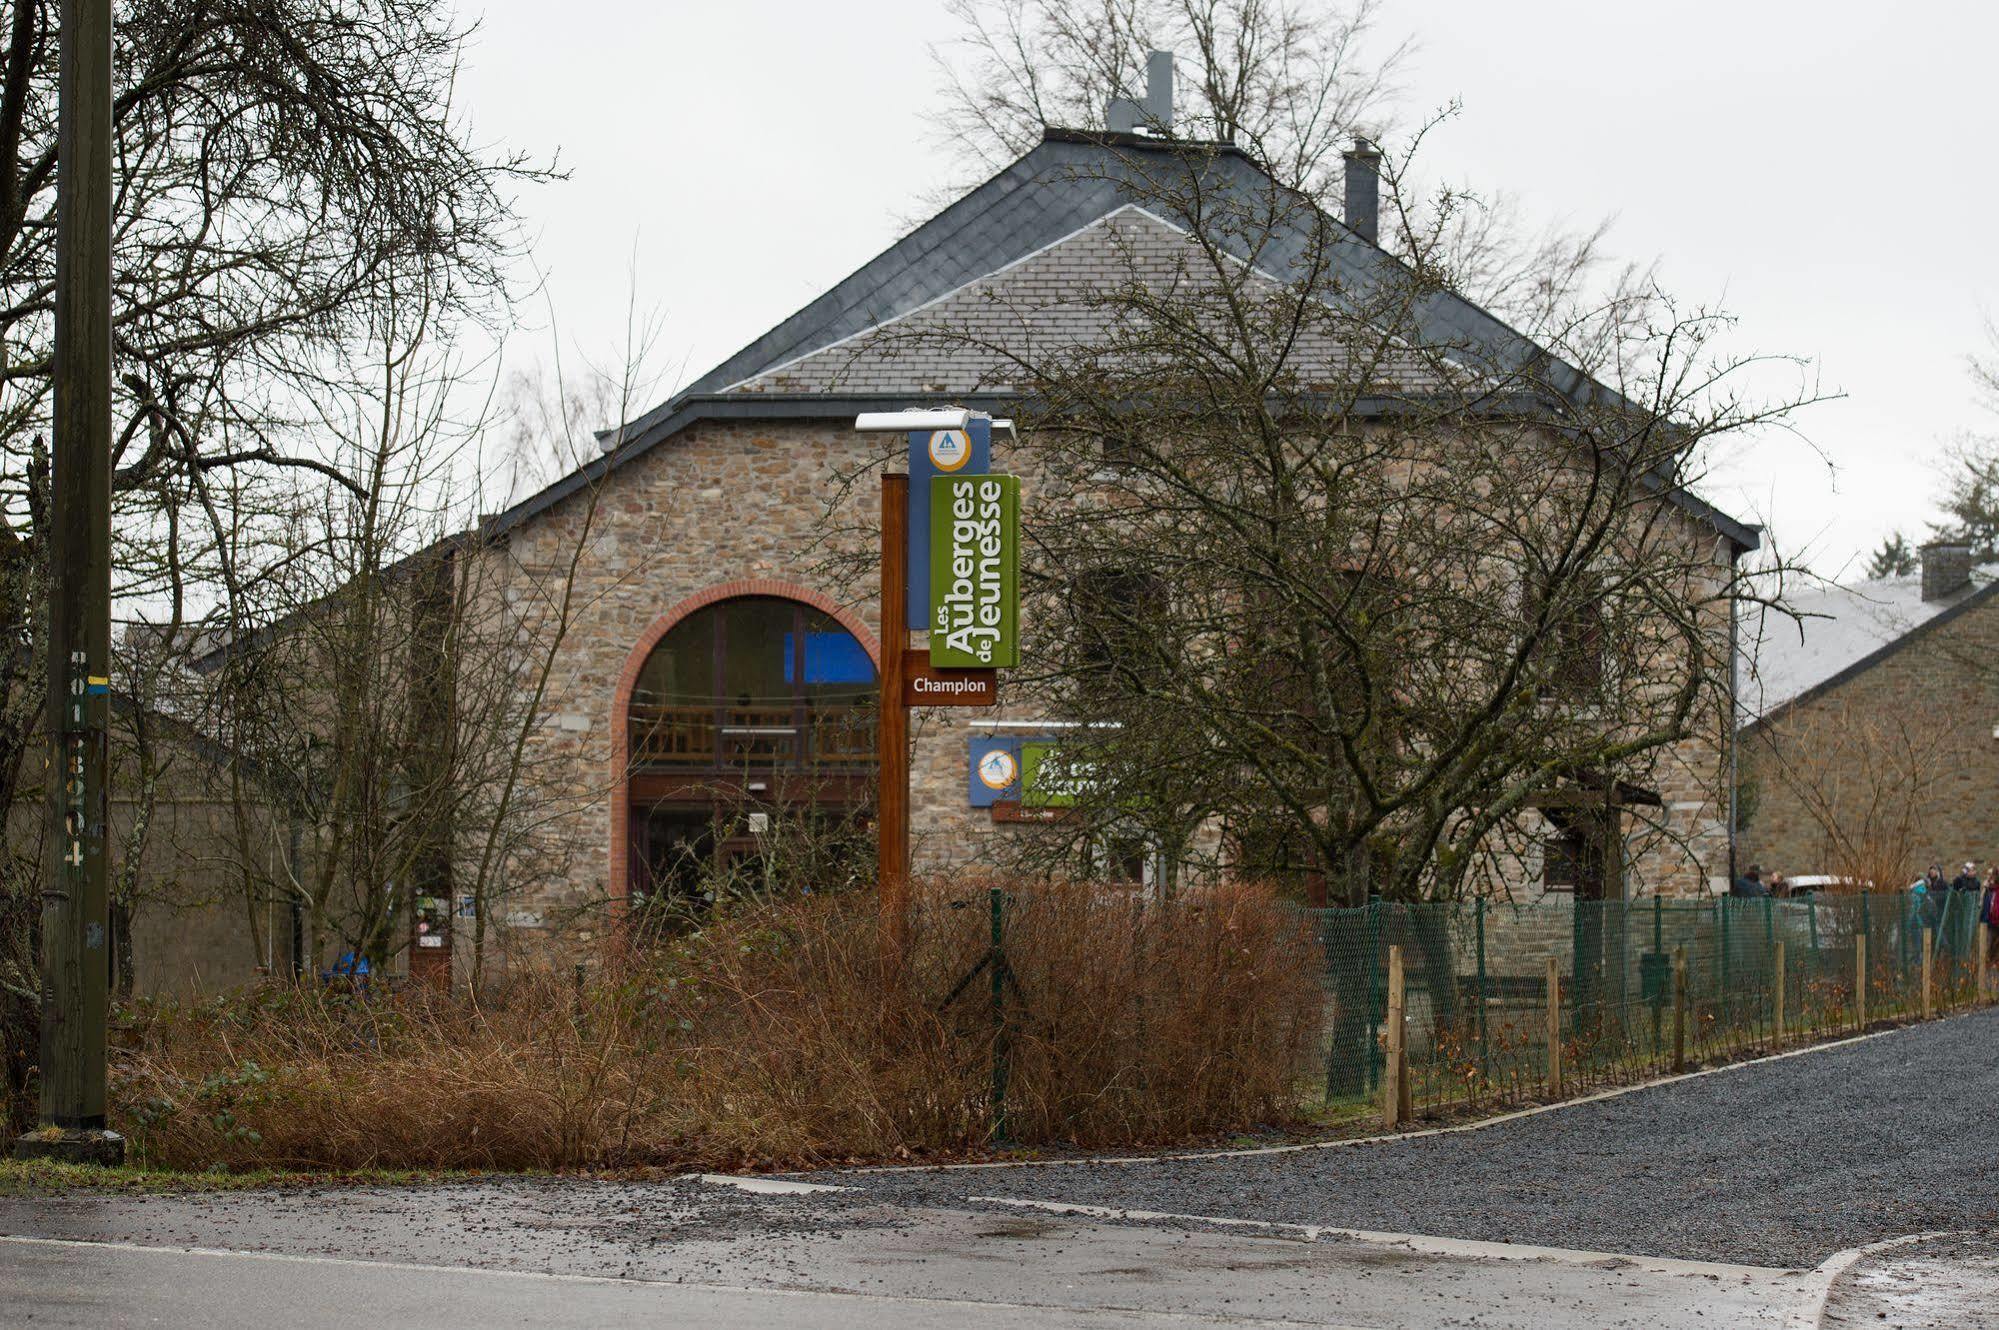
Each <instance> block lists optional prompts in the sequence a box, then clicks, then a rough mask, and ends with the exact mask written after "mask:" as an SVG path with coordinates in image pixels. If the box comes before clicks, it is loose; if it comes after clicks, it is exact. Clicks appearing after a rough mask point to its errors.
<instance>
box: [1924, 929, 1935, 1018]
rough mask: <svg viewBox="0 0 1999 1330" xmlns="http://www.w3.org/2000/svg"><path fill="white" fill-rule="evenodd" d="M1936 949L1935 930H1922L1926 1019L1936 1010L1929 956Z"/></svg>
mask: <svg viewBox="0 0 1999 1330" xmlns="http://www.w3.org/2000/svg"><path fill="white" fill-rule="evenodd" d="M1935 951H1936V930H1935V929H1932V928H1925V929H1924V930H1923V1019H1924V1020H1928V1019H1929V1018H1930V1017H1931V1015H1933V1014H1934V1013H1935V1011H1936V1000H1935V998H1934V997H1932V996H1931V992H1930V957H1931V956H1932V955H1933V954H1934V953H1935Z"/></svg>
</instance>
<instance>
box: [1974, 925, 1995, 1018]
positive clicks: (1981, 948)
mask: <svg viewBox="0 0 1999 1330" xmlns="http://www.w3.org/2000/svg"><path fill="white" fill-rule="evenodd" d="M1971 937H1972V943H1971V945H1973V946H1974V947H1976V948H1978V957H1977V959H1976V961H1975V962H1974V966H1975V969H1976V974H1977V978H1976V979H1975V980H1974V987H1973V988H1972V990H1971V1005H1972V1006H1974V1007H1975V1006H1977V1005H1978V1004H1979V1003H1981V1002H1983V1001H1985V953H1986V952H1987V951H1988V950H1990V948H1991V946H1992V935H1991V932H1990V931H1989V929H1988V927H1987V925H1986V923H1985V921H1984V920H1982V919H1981V920H1979V922H1978V927H1976V928H1974V929H1972V930H1971Z"/></svg>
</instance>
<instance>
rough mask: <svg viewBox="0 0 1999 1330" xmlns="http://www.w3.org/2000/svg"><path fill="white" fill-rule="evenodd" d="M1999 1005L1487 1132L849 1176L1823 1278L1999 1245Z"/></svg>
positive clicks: (920, 1191)
mask: <svg viewBox="0 0 1999 1330" xmlns="http://www.w3.org/2000/svg"><path fill="white" fill-rule="evenodd" d="M1993 1104H1999V1009H1986V1010H1983V1011H1978V1012H1973V1013H1968V1014H1966V1015H1962V1016H1956V1017H1952V1018H1949V1019H1947V1020H1941V1021H1934V1022H1930V1023H1927V1024H1923V1025H1915V1026H1909V1027H1906V1028H1904V1029H1901V1030H1896V1031H1893V1032H1891V1033H1888V1034H1885V1035H1882V1036H1880V1037H1878V1038H1873V1039H1867V1040H1863V1041H1859V1042H1855V1043H1851V1044H1847V1045H1843V1046H1838V1047H1832V1048H1827V1049H1823V1050H1817V1051H1812V1052H1808V1053H1805V1054H1802V1055H1800V1056H1797V1057H1791V1058H1784V1059H1780V1060H1775V1061H1769V1062H1763V1063H1758V1064H1754V1065H1750V1066H1744V1067H1740V1068H1736V1069H1731V1070H1728V1071H1724V1072H1720V1073H1717V1074H1715V1075H1709V1076H1701V1077H1695V1078H1691V1079H1687V1080H1682V1081H1676V1082H1673V1083H1671V1084H1667V1085H1661V1086H1657V1087H1652V1088H1648V1089H1644V1090H1639V1091H1636V1092H1633V1093H1630V1094H1625V1095H1621V1096H1618V1097H1616V1098H1611V1099H1605V1100H1600V1101H1597V1102H1594V1103H1584V1104H1578V1105H1576V1106H1574V1107H1571V1108H1563V1109H1559V1110H1557V1111H1554V1112H1549V1113H1543V1114H1538V1115H1535V1116H1531V1117H1524V1118H1518V1119H1515V1120H1513V1121H1510V1122H1504V1123H1500V1124H1497V1125H1494V1126H1491V1127H1486V1128H1481V1129H1479V1130H1476V1131H1467V1132H1459V1133H1452V1134H1446V1135H1437V1136H1429V1137H1418V1138H1412V1139H1407V1140H1400V1141H1385V1142H1375V1143H1366V1144H1352V1145H1340V1146H1334V1147H1330V1148H1326V1149H1318V1150H1304V1151H1295V1152H1290V1153H1283V1154H1264V1155H1239V1156H1231V1157H1221V1158H1208V1159H1186V1160H1146V1161H1142V1162H1134V1163H1122V1164H1103V1163H1089V1162H1075V1161H1064V1162H1059V1163H1056V1162H1050V1163H1043V1164H1022V1165H1017V1166H1009V1167H999V1168H978V1169H929V1170H916V1171H899V1172H876V1173H867V1172H844V1173H828V1174H820V1175H815V1176H816V1177H817V1178H818V1179H819V1180H821V1181H826V1182H834V1183H839V1184H842V1185H845V1186H852V1187H859V1188H862V1189H863V1190H864V1192H865V1193H866V1194H867V1195H869V1196H871V1197H873V1198H875V1199H879V1200H884V1201H891V1202H894V1203H897V1204H911V1205H963V1204H965V1203H966V1202H967V1200H968V1198H971V1197H1005V1198H1017V1199H1033V1200H1042V1201H1058V1202H1064V1203H1068V1204H1077V1205H1089V1206H1105V1207H1113V1208H1120V1209H1131V1210H1144V1211H1152V1212H1166V1213H1172V1214H1182V1215H1203V1216H1212V1217H1217V1218H1234V1219H1255V1220H1265V1221H1278V1222H1285V1223H1294V1224H1313V1225H1325V1226H1329V1227H1336V1228H1349V1229H1367V1230H1386V1231H1393V1232H1402V1233H1422V1234H1431V1235H1436V1236H1440V1237H1455V1238H1469V1239H1478V1240H1485V1241H1499V1242H1516V1243H1531V1244H1536V1245H1541V1246H1549V1247H1567V1248H1581V1249H1585V1250H1593V1251H1609V1252H1620V1253H1627V1254H1632V1255H1646V1256H1661V1257H1674V1258H1681V1259H1691V1260H1709V1261H1728V1262H1737V1263H1741V1264H1749V1265H1763V1266H1776V1267H1792V1268H1796V1267H1803V1266H1812V1265H1816V1264H1817V1263H1818V1262H1820V1261H1822V1260H1824V1259H1825V1258H1827V1257H1828V1256H1831V1255H1832V1254H1834V1253H1835V1252H1838V1251H1841V1250H1844V1249H1846V1248H1849V1247H1857V1246H1860V1245H1863V1244H1865V1243H1870V1242H1876V1241H1879V1240H1882V1239H1884V1238H1889V1237H1895V1236H1899V1235H1902V1234H1906V1233H1912V1232H1920V1231H1925V1230H1945V1229H1967V1228H1991V1227H1999V1114H1995V1113H1993V1112H1992V1111H1991V1108H1990V1106H1991V1105H1993Z"/></svg>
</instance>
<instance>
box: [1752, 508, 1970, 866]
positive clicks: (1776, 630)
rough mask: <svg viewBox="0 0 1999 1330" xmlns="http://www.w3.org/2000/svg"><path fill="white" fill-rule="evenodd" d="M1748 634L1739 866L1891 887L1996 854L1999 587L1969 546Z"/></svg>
mask: <svg viewBox="0 0 1999 1330" xmlns="http://www.w3.org/2000/svg"><path fill="white" fill-rule="evenodd" d="M1789 599H1790V601H1791V604H1792V606H1793V607H1794V608H1795V610H1796V612H1797V614H1798V615H1799V616H1801V617H1800V618H1799V619H1797V620H1795V621H1794V620H1792V619H1791V618H1789V617H1788V616H1778V615H1776V614H1774V613H1773V614H1770V615H1768V616H1766V618H1765V621H1764V622H1762V623H1761V624H1748V623H1745V624H1744V626H1743V639H1744V640H1743V652H1742V663H1743V678H1742V680H1741V682H1740V685H1739V691H1740V696H1741V700H1742V707H1743V711H1742V730H1741V744H1740V752H1741V778H1740V791H1741V795H1740V797H1741V802H1742V811H1741V815H1740V823H1741V843H1740V847H1739V851H1738V857H1739V859H1740V861H1741V864H1742V866H1744V867H1747V866H1748V865H1749V864H1750V863H1752V862H1753V863H1756V864H1757V865H1758V866H1759V867H1761V868H1762V869H1763V870H1764V871H1765V873H1766V874H1767V873H1769V872H1772V871H1777V872H1782V873H1784V874H1786V875H1791V876H1795V875H1798V874H1819V873H1824V874H1832V875H1835V876H1842V877H1851V878H1854V879H1856V880H1857V881H1865V882H1870V883H1872V884H1873V885H1875V886H1877V887H1880V888H1883V889H1891V888H1898V887H1901V886H1905V885H1907V883H1908V881H1909V880H1912V879H1913V878H1914V877H1915V876H1916V875H1918V874H1920V873H1921V872H1922V870H1923V869H1924V868H1925V867H1926V866H1927V865H1928V864H1930V863H1932V862H1935V863H1941V864H1944V865H1945V866H1946V871H1947V873H1955V872H1956V869H1957V865H1958V864H1960V863H1962V862H1963V861H1964V860H1967V859H1972V860H1977V861H1979V862H1980V863H1981V864H1982V863H1983V861H1985V860H1987V859H1990V858H1993V857H1999V821H1995V816H1994V810H1995V809H1999V581H1995V580H1992V579H1991V578H1990V577H1989V576H1988V575H1987V574H1986V573H1985V572H1984V571H1983V570H1980V569H1976V568H1974V567H1973V565H1972V558H1971V551H1970V548H1969V547H1968V546H1966V545H1963V544H1960V543H1956V542H1949V541H1941V542H1935V543H1932V544H1929V545H1925V546H1924V547H1923V549H1922V568H1921V571H1920V573H1911V574H1908V575H1905V576H1900V577H1887V578H1880V579H1874V580H1869V581H1863V582H1857V583H1854V584H1852V585H1850V586H1832V587H1826V588H1823V589H1819V590H1808V591H1804V592H1800V593H1797V594H1795V595H1792V596H1791V597H1789Z"/></svg>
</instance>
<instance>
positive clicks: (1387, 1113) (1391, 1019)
mask: <svg viewBox="0 0 1999 1330" xmlns="http://www.w3.org/2000/svg"><path fill="white" fill-rule="evenodd" d="M1406 1004H1407V993H1406V990H1405V988H1404V980H1403V975H1402V948H1401V947H1400V946H1390V947H1389V948H1388V1053H1387V1064H1388V1065H1387V1066H1386V1068H1384V1070H1385V1072H1386V1074H1385V1075H1384V1076H1383V1077H1382V1078H1381V1125H1382V1126H1383V1127H1385V1128H1387V1129H1388V1130H1389V1131H1393V1130H1395V1128H1396V1127H1398V1126H1400V1125H1401V1124H1402V1112H1403V1106H1404V1105H1405V1104H1406V1103H1407V1102H1408V1090H1407V1088H1406V1087H1405V1086H1404V1084H1403V1082H1404V1081H1405V1080H1407V1079H1408V1075H1409V1063H1408V1057H1407V1054H1408V1044H1407V1039H1408V1022H1407V1017H1408V1010H1407V1005H1406Z"/></svg>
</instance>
